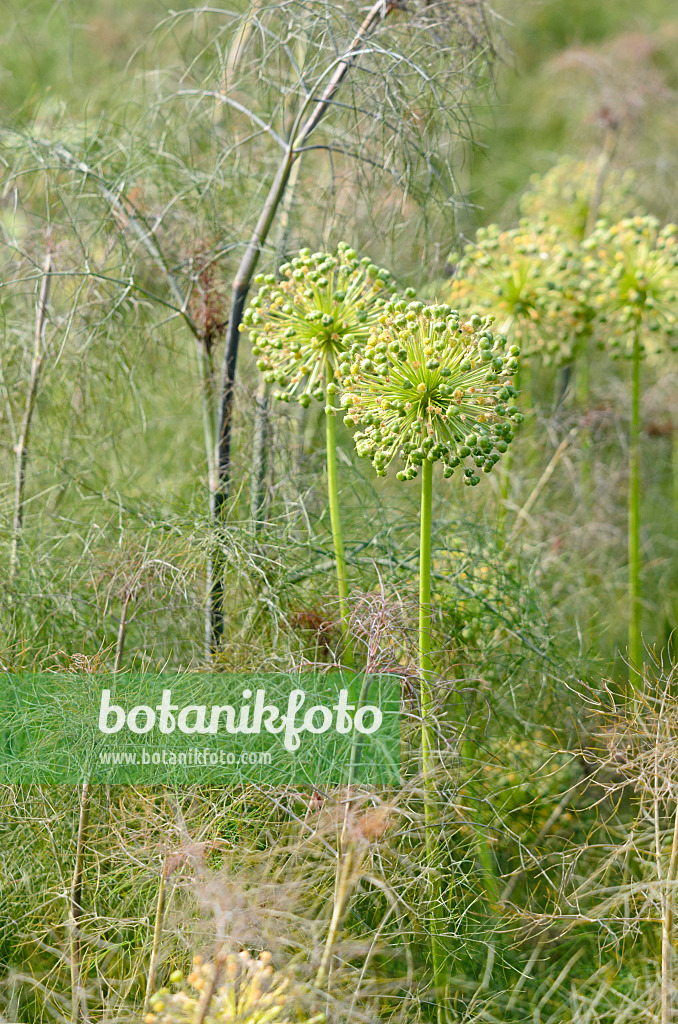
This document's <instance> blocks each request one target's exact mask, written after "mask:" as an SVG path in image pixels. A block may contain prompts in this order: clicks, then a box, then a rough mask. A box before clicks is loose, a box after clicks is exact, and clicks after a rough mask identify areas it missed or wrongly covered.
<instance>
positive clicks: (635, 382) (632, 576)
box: [628, 328, 642, 687]
mask: <svg viewBox="0 0 678 1024" xmlns="http://www.w3.org/2000/svg"><path fill="white" fill-rule="evenodd" d="M640 362H641V350H640V332H639V330H638V328H636V333H635V335H634V339H633V357H632V360H631V429H630V436H629V519H628V544H629V662H630V668H629V682H630V683H631V685H632V686H634V687H635V686H638V684H639V683H640V674H639V672H638V669H639V667H640V665H641V662H642V652H641V639H640Z"/></svg>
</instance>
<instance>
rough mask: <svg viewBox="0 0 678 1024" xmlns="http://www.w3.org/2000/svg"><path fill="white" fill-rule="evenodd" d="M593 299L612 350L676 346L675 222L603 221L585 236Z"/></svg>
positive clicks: (677, 249) (652, 219) (677, 246)
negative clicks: (639, 341)
mask: <svg viewBox="0 0 678 1024" xmlns="http://www.w3.org/2000/svg"><path fill="white" fill-rule="evenodd" d="M584 247H585V248H586V250H587V252H588V253H589V255H590V276H591V280H592V288H593V296H594V303H595V306H596V309H597V312H598V315H599V316H600V317H601V319H604V321H605V325H606V331H605V335H604V337H605V343H606V345H607V347H608V348H609V349H610V350H611V351H612V353H613V354H618V353H624V352H625V353H627V354H628V353H629V352H630V350H631V348H632V346H633V339H634V335H635V331H636V329H639V330H640V331H641V332H642V337H643V348H645V347H648V348H650V349H652V350H654V351H659V350H661V349H664V348H667V347H670V348H676V347H678V228H677V227H676V225H675V224H667V225H665V226H664V227H662V226H661V225H660V223H659V221H658V220H657V219H656V218H655V217H649V216H648V217H630V218H626V219H625V220H622V221H619V222H618V223H616V224H612V225H607V224H605V223H604V222H601V223H599V224H598V226H597V227H596V230H595V231H594V232H593V234H592V235H591V236H590V237H589V238H588V239H586V241H585V242H584Z"/></svg>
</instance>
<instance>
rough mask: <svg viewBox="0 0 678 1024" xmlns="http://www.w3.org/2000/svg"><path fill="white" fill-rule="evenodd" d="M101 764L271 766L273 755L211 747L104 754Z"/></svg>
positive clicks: (123, 751)
mask: <svg viewBox="0 0 678 1024" xmlns="http://www.w3.org/2000/svg"><path fill="white" fill-rule="evenodd" d="M99 764H105V765H144V764H148V765H160V764H165V765H188V766H192V765H196V766H197V765H200V766H203V767H206V766H208V765H214V766H216V765H236V764H241V765H245V764H246V765H269V764H272V755H271V752H270V751H268V750H258V751H247V750H243V751H241V752H240V753H238V754H236V753H235V752H234V751H233V750H210V749H209V748H208V747H205V748H203V749H200V747H190V748H189V749H188V750H181V751H178V752H175V751H173V750H165V749H164V748H161V749H159V750H101V751H100V752H99Z"/></svg>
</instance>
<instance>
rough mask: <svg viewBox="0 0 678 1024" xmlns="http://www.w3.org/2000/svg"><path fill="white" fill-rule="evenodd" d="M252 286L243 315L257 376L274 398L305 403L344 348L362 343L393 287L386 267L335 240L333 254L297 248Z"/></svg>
mask: <svg viewBox="0 0 678 1024" xmlns="http://www.w3.org/2000/svg"><path fill="white" fill-rule="evenodd" d="M280 275H281V280H280V281H277V280H276V278H275V275H274V274H260V275H258V276H257V277H256V278H255V281H256V283H258V284H259V285H260V287H259V292H258V294H257V296H256V297H255V298H254V299H252V301H251V303H250V305H249V308H248V309H247V310H246V311H245V314H244V316H243V324H244V325H245V326H247V327H248V328H249V329H250V338H251V340H252V343H253V348H252V351H253V352H254V353H255V355H258V356H259V359H258V361H257V366H258V367H259V369H260V370H261V371H262V372H263V374H264V378H265V379H266V380H267V381H268V382H269V383H270V384H273V383H277V384H278V386H279V390H278V391H275V392H274V397H276V398H280V399H282V400H283V401H289V400H290V398H296V400H297V401H298V402H299V403H300V404H301V405H303V406H308V405H309V404H310V402H311V397H314V398H317V399H318V400H319V401H322V400H323V398H324V395H325V383H326V378H327V376H328V371H329V376H330V377H331V376H332V374H333V372H334V369H335V367H336V365H337V362H338V360H339V359H340V358H341V356H342V355H343V353H344V351H345V349H346V346H347V345H349V344H350V345H356V344H357V345H360V344H363V345H364V344H365V343H366V342H367V339H368V337H369V331H370V328H371V327H372V326H373V325H374V324H375V323H376V322H377V320H378V317H379V315H380V313H381V312H382V310H383V307H384V303H385V302H386V301H387V300H388V298H389V297H390V296H391V295H392V293H393V292H394V291H395V286H394V284H393V281H392V278H391V275H390V273H389V271H388V270H383V269H382V268H381V267H378V266H376V265H375V264H374V263H372V261H371V260H370V259H369V257H363V258H362V259H359V258H358V256H357V255H356V252H355V250H353V249H351V248H349V246H348V245H347V244H346V243H345V242H340V243H339V245H338V247H337V251H336V252H335V253H326V252H315V253H312V252H311V250H310V249H302V250H301V251H300V252H299V254H298V256H296V257H295V258H294V259H293V260H291V261H290V262H289V263H286V264H285V265H284V266H282V267H281V268H280Z"/></svg>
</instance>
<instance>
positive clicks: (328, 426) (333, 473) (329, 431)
mask: <svg viewBox="0 0 678 1024" xmlns="http://www.w3.org/2000/svg"><path fill="white" fill-rule="evenodd" d="M332 379H333V374H332V370H331V369H330V368H328V371H327V380H328V383H329V382H330V381H331V380H332ZM328 402H331V397H330V396H329V395H328ZM325 430H326V448H327V452H326V458H327V497H328V504H329V507H330V525H331V527H332V541H333V543H334V557H335V561H336V570H337V588H338V592H339V612H340V615H341V632H342V637H343V640H344V651H343V660H344V663H345V664H346V665H348V666H349V667H351V666H352V665H353V649H352V646H351V641H350V634H349V628H348V614H349V613H348V582H347V580H346V557H345V554H344V538H343V535H342V531H341V513H340V510H339V487H338V483H337V420H336V416H335V415H334V413H333V412H332V413H330V412H329V411H327V412H326V413H325Z"/></svg>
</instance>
